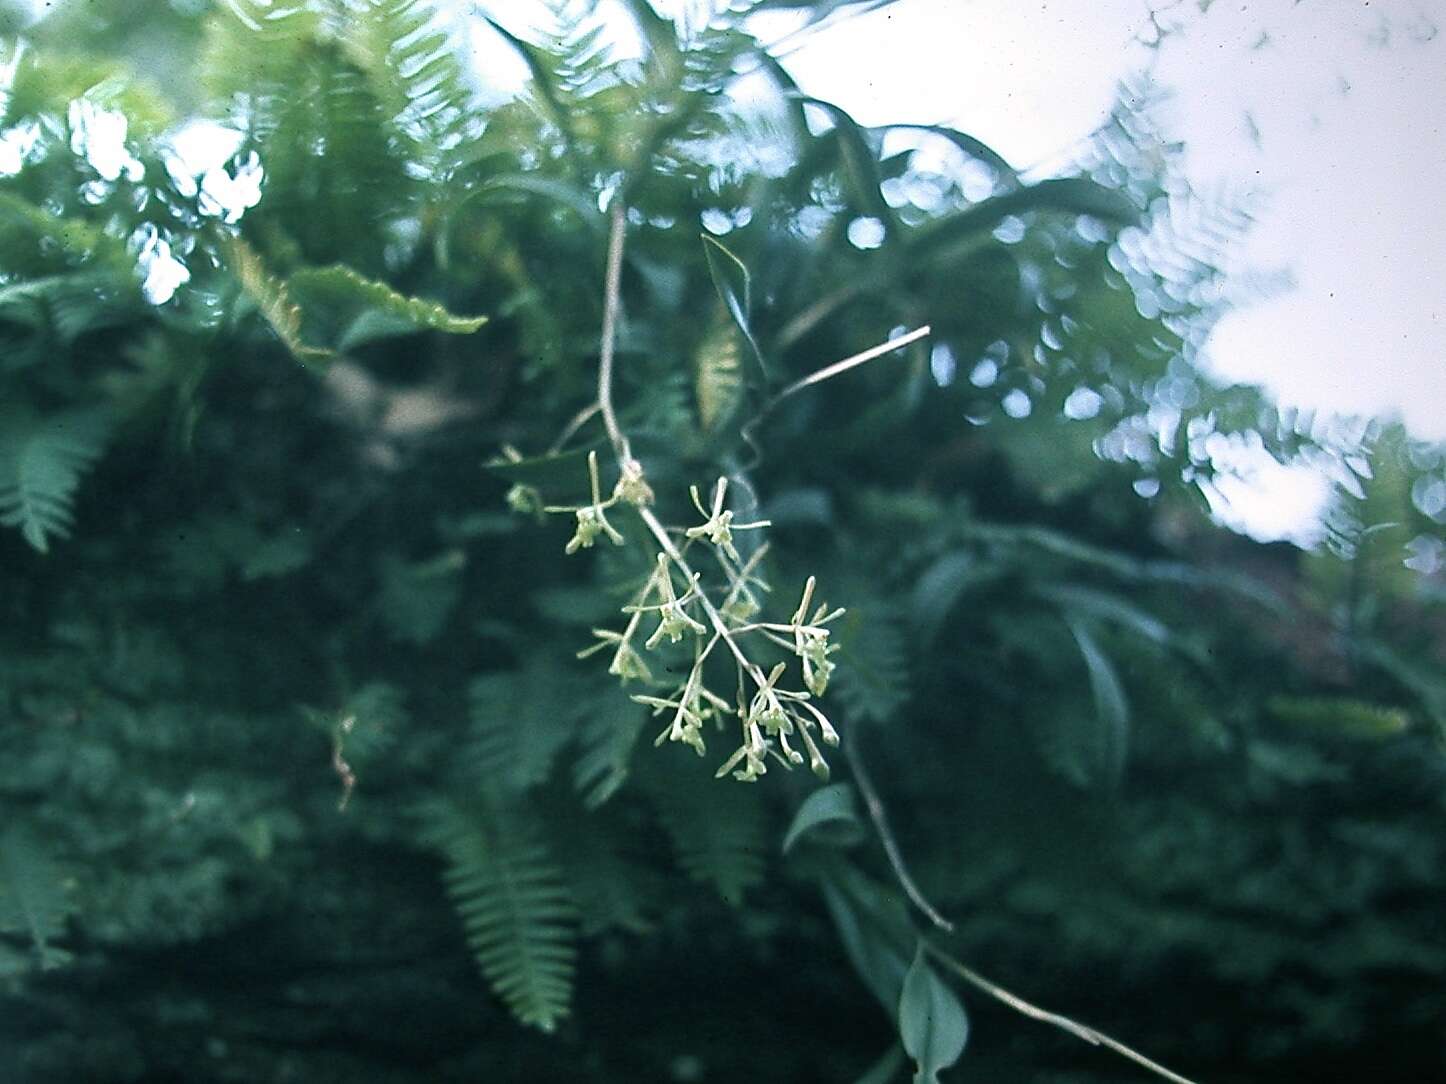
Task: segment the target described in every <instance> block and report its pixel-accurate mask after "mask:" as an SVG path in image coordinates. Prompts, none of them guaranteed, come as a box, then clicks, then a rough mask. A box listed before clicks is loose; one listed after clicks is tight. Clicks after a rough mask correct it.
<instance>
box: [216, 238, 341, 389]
mask: <svg viewBox="0 0 1446 1084" xmlns="http://www.w3.org/2000/svg"><path fill="white" fill-rule="evenodd" d="M224 247H225V252H226V257H227V261H228V262H229V264H230V266H231V271H232V273H233V274H234V275H235V276H236V281H237V282H239V283H240V284H241V289H242V290H243V291H244V292H245V294H246V296H247V297H248V298H250V299H251V301H252V303H254V304H255V306H256V311H257V312H259V313H260V314H261V318H262V319H263V320H265V321H266V322H267V323H268V324H269V325H271V330H272V331H274V332H276V337H277V338H278V339H280V340H281V342H282V345H284V346H285V347H286V349H287V350H288V351H290V353H291V356H292V357H294V358H295V359H296V360H297V361H299V362H301V363H302V364H303V365H314V364H320V363H323V362H327V361H330V360H331V358H332V356H333V355H332V353H331V351H330V350H323V349H320V348H318V347H315V346H308V345H307V344H306V343H304V342H302V341H301V306H300V305H298V304H296V302H294V301H293V300H292V299H291V294H290V292H289V291H288V290H287V288H286V283H285V282H284V281H283V280H282V279H280V278H277V277H276V276H275V275H273V274H272V273H271V272H270V271H269V270H267V268H266V265H265V264H264V263H263V262H262V260H261V257H260V256H259V255H258V254H257V252H256V250H255V249H253V248H252V247H251V246H250V245H248V244H247V243H246V242H245V241H243V240H242V239H241V238H240V237H232V238H229V239H228V240H227V241H226V243H225V246H224Z"/></svg>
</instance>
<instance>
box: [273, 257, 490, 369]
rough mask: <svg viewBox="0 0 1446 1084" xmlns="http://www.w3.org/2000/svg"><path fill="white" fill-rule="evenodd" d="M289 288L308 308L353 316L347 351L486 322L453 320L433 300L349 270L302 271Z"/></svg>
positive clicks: (465, 330)
mask: <svg viewBox="0 0 1446 1084" xmlns="http://www.w3.org/2000/svg"><path fill="white" fill-rule="evenodd" d="M286 285H287V288H288V289H289V290H290V291H292V292H293V294H294V296H296V297H298V298H299V299H300V300H301V301H303V302H304V303H305V304H306V305H307V306H308V309H307V311H310V310H309V306H310V305H312V304H316V305H318V306H319V307H321V308H322V309H323V310H325V311H331V312H335V313H340V314H344V316H347V317H351V316H354V318H353V319H350V321H349V323H348V325H347V327H346V330H345V331H344V332H343V333H342V335H341V340H340V342H338V344H337V346H338V349H341V350H346V349H349V348H351V347H353V346H356V345H358V344H360V343H362V342H367V341H369V340H371V339H376V338H381V337H383V336H385V335H389V334H390V335H395V334H402V333H407V332H413V331H420V330H424V329H426V330H431V331H443V332H446V333H447V334H449V335H470V334H471V333H472V332H474V331H476V330H477V329H478V328H480V327H481V326H482V325H483V324H485V323H486V322H487V317H485V316H457V315H455V314H454V313H451V312H448V311H447V310H446V309H445V308H443V307H442V306H441V305H439V304H438V303H437V302H435V301H428V300H427V299H426V298H421V297H408V296H407V295H405V294H400V293H398V292H397V291H396V290H393V289H392V288H391V287H390V286H388V285H387V284H386V283H385V282H378V281H377V280H375V279H369V278H367V277H365V276H364V275H360V274H358V273H357V272H356V271H353V270H352V269H351V268H350V267H344V266H342V265H340V264H335V265H333V266H331V267H304V268H302V269H300V270H299V271H296V272H294V273H293V274H292V275H291V277H290V278H289V279H288V280H287V283H286Z"/></svg>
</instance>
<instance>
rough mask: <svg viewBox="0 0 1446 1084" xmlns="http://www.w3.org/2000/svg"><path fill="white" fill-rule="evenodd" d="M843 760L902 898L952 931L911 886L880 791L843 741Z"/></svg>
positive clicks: (848, 744) (935, 923) (855, 754)
mask: <svg viewBox="0 0 1446 1084" xmlns="http://www.w3.org/2000/svg"><path fill="white" fill-rule="evenodd" d="M843 751H844V758H845V759H846V760H847V761H848V762H849V770H850V771H852V772H853V773H854V782H856V783H857V784H858V785H859V791H860V792H861V793H862V794H863V796H864V808H865V809H867V810H868V812H869V820H871V821H873V823H874V831H875V832H876V833H877V834H878V837H879V842H880V843H881V844H883V848H884V854H885V855H887V856H888V859H889V865H890V866H892V867H893V870H894V878H895V879H896V880H897V881H898V882H899V885H900V887H902V888H903V890H904V895H906V896H908V897H909V902H910V903H912V904H913V905H914V906H915V907H917V908H918V909H919V911H920V912H921V913H922V914H923V915H924V917H925V918H927V919H928V920H929V921H930V922H931V923H932V924H933V925H935V926H937V927H938V928H939V929H941V930H943V931H944V932H945V933H953V932H954V923H952V922H950V921H949V920H948V919H947V918H945V917H944V916H943V915H941V914H940V913H939V912H938V911H937V910H936V909H935V907H934V905H933V904H931V903H930V902H929V901H928V900H926V899H925V898H924V894H923V893H922V892H920V891H919V886H918V885H917V884H915V883H914V878H913V877H912V876H911V875H910V874H909V868H908V867H907V866H906V865H904V855H903V852H902V851H900V850H899V842H898V840H896V839H895V838H894V832H893V829H892V828H890V827H889V817H888V814H887V813H886V812H885V811H884V803H883V801H881V800H880V798H879V792H878V791H877V790H875V789H874V781H873V780H872V779H870V778H869V773H868V772H867V771H866V770H865V769H864V762H863V761H862V760H861V759H860V758H859V755H858V752H857V751H856V750H855V749H854V743H853V742H852V741H846V742H844V747H843Z"/></svg>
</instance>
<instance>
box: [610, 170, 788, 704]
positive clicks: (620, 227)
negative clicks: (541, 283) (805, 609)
mask: <svg viewBox="0 0 1446 1084" xmlns="http://www.w3.org/2000/svg"><path fill="white" fill-rule="evenodd" d="M611 220H612V223H611V228H610V229H609V231H608V256H607V277H606V279H605V280H604V283H603V326H602V344H601V347H600V350H599V356H598V371H597V405H598V410H600V411H601V412H602V418H603V425H604V427H605V428H606V429H607V433H608V440H610V441H611V442H612V446H613V451H614V452H615V453H616V455H617V457H618V466H619V467H622V465H623V464H624V463H626V462H627V461H628V460H629V459H631V458H632V453H631V451H630V450H629V448H628V438H627V435H626V434H624V433H623V431H622V427H621V426H620V425H618V416H617V412H616V411H615V410H614V409H613V356H614V353H615V350H616V340H617V316H618V309H619V307H620V304H619V303H620V298H621V294H622V281H623V275H622V271H623V238H624V233H625V231H626V227H627V209H626V208H625V207H624V206H623V199H622V193H621V189H620V190H619V192H618V193H617V194H616V195H614V196H613V202H612V207H611ZM637 512H638V516H639V517H640V518H641V519H642V521H643V523H644V524H645V525H646V526H647V528H648V530H649V531H650V532H651V533H652V535H653V537H654V538H655V539H657V542H658V545H659V546H661V547H662V550H663V552H664V553H666V554H667V555H668V559H669V560H671V561H672V562H673V564H675V565H676V566H677V567H678V571H680V572H681V573H682V574H683V575H684V576H685V577H686V578H687V579H688V580H689V581H690V582H691V581H692V579H693V570H692V569H691V568H690V567H689V566H688V562H687V560H686V559H685V558H684V557H683V554H682V552H681V551H680V550H679V549H678V546H677V544H676V543H674V541H673V539H672V538H671V537H670V536H669V534H668V529H667V528H666V527H664V526H663V524H662V522H661V521H660V520H659V519H658V517H657V516H655V515H654V514H653V511H652V509H651V508H648V507H647V506H645V505H639V506H638V509H637ZM698 601H699V603H700V604H701V605H702V607H703V612H704V613H705V614H707V615H708V623H709V624H710V625H712V626H713V631H714V632H716V633H717V634H718V636H719V637H720V638H721V639H722V640H723V642H724V643H726V644H727V645H728V648H729V650H730V651H732V652H733V657H734V658H735V659H736V660H738V665H739V666H740V667H741V668H742V669H743V672H744V673H746V674H749V675H750V676H752V677H753V678H754V680H755V681H758V680H760V679H759V677H758V675H757V674H755V673H754V670H755V668H754V667H753V666H752V664H750V663H749V661H748V659H747V657H746V656H745V655H744V654H743V651H742V649H741V648H739V646H738V645H737V644H736V643H735V642H734V640H733V635H732V633H731V632H729V630H728V625H727V623H726V622H725V621H724V620H723V615H722V614H721V613H720V612H719V611H718V608H717V607H716V606H714V605H713V601H712V600H711V599H710V598H709V597H708V596H707V595H706V594H704V593H702V592H701V591H700V592H699V593H698Z"/></svg>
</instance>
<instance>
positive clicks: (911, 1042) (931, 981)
mask: <svg viewBox="0 0 1446 1084" xmlns="http://www.w3.org/2000/svg"><path fill="white" fill-rule="evenodd" d="M899 1039H900V1041H901V1042H902V1043H903V1045H904V1050H905V1052H906V1053H908V1055H909V1057H911V1058H913V1059H914V1064H915V1066H916V1071H915V1073H914V1082H915V1084H934V1082H935V1081H937V1080H938V1079H939V1071H940V1070H941V1069H947V1068H949V1066H951V1065H953V1064H954V1063H955V1062H956V1061H958V1060H959V1056H960V1055H961V1054H963V1053H964V1044H965V1043H967V1042H968V1041H969V1017H968V1016H967V1015H966V1014H965V1012H964V1006H963V1005H962V1004H960V1002H959V998H958V997H957V996H955V994H954V991H953V990H951V989H950V988H949V987H948V986H947V985H945V983H944V980H943V979H941V978H939V976H938V974H937V973H936V972H935V971H934V969H933V968H932V967H930V966H929V961H928V958H927V957H926V955H925V953H924V946H923V945H922V944H921V945H920V946H919V948H918V950H917V951H916V952H915V953H914V962H913V963H912V964H911V965H910V966H909V973H908V974H907V975H905V976H904V989H903V992H902V993H901V994H900V995H899Z"/></svg>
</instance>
